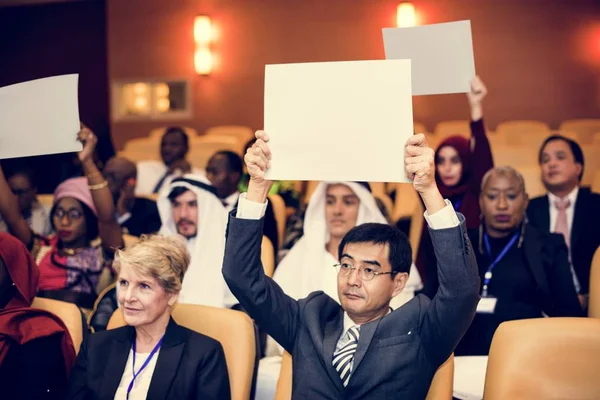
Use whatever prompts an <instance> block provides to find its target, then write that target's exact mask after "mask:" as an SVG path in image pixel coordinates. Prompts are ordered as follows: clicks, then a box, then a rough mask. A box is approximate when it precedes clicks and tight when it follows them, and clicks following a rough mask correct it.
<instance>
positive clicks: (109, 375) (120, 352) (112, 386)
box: [99, 327, 135, 400]
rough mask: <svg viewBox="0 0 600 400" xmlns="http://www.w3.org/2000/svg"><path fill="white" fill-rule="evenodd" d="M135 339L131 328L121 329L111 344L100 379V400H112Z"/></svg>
mask: <svg viewBox="0 0 600 400" xmlns="http://www.w3.org/2000/svg"><path fill="white" fill-rule="evenodd" d="M134 338H135V331H134V329H133V328H131V327H127V328H124V329H123V332H122V334H121V335H119V337H118V338H116V340H115V341H113V342H112V345H111V346H110V353H109V355H108V362H107V363H106V368H104V378H103V379H102V389H101V392H100V396H99V397H100V399H103V400H109V399H110V400H112V399H113V398H114V397H115V393H116V392H117V388H118V387H119V383H121V378H122V377H123V372H124V370H125V366H126V365H127V359H128V358H129V351H130V350H131V344H132V343H133V340H134Z"/></svg>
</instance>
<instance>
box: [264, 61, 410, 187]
mask: <svg viewBox="0 0 600 400" xmlns="http://www.w3.org/2000/svg"><path fill="white" fill-rule="evenodd" d="M410 70H411V64H410V60H393V61H386V60H378V61H351V62H324V63H305V64H279V65H267V66H266V68H265V116H264V117H265V120H264V126H265V131H266V132H267V134H268V135H269V137H270V141H269V146H270V148H271V151H272V154H273V156H272V159H271V168H270V169H269V170H268V171H267V175H266V177H267V178H268V179H273V180H315V181H321V180H322V181H371V182H409V180H408V179H407V178H406V173H405V170H404V145H405V143H406V140H407V139H408V138H409V137H410V136H411V135H412V134H413V117H412V94H411V93H412V92H411V84H410Z"/></svg>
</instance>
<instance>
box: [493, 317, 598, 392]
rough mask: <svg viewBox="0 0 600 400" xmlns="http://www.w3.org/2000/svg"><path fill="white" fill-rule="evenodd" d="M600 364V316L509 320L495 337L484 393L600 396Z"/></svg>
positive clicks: (502, 325)
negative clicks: (597, 317) (599, 375)
mask: <svg viewBox="0 0 600 400" xmlns="http://www.w3.org/2000/svg"><path fill="white" fill-rule="evenodd" d="M599 370H600V320H598V319H595V318H536V319H525V320H518V321H508V322H504V323H502V324H501V325H500V327H498V329H497V330H496V333H495V334H494V339H493V340H492V346H491V349H490V355H489V359H488V364H487V372H486V377H485V389H484V395H483V398H484V399H485V400H506V399H536V400H556V399H597V398H598V394H599V393H600V379H598V371H599Z"/></svg>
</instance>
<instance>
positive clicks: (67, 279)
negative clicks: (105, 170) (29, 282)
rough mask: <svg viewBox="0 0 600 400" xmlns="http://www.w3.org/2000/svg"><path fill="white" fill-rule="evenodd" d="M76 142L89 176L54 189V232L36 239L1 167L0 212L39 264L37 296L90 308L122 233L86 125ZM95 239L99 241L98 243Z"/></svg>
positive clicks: (52, 213) (94, 145)
mask: <svg viewBox="0 0 600 400" xmlns="http://www.w3.org/2000/svg"><path fill="white" fill-rule="evenodd" d="M78 140H79V141H81V142H82V143H83V145H84V147H83V150H82V151H81V152H80V153H79V155H78V156H79V159H80V160H81V165H82V167H83V170H84V172H85V174H86V176H87V178H83V177H82V178H71V179H68V180H66V181H64V182H63V183H61V184H60V185H59V186H58V187H57V188H56V190H55V192H54V205H53V207H52V211H51V212H50V215H51V218H52V219H51V223H52V227H53V229H54V231H56V235H54V236H50V237H40V236H37V235H35V234H34V233H33V231H32V230H31V228H29V226H28V225H27V222H26V221H25V219H23V217H22V216H21V214H20V213H19V212H18V202H17V199H16V197H15V196H14V195H13V194H12V192H11V191H10V189H9V188H8V184H7V183H6V179H5V178H4V174H3V173H2V170H1V169H0V215H2V217H3V219H4V220H5V221H6V223H7V225H8V227H9V230H10V233H11V234H12V235H14V236H15V237H17V238H18V239H19V240H20V241H21V242H23V243H24V244H25V245H26V246H27V247H28V248H29V250H30V251H31V253H32V255H33V257H34V259H35V261H36V262H37V264H38V265H39V268H40V282H39V291H40V292H39V293H38V296H40V297H49V298H55V299H58V300H63V301H68V302H71V303H75V304H77V305H78V306H79V307H82V308H87V309H90V308H92V306H93V305H94V301H95V299H96V297H97V294H96V285H97V283H98V280H99V278H100V274H101V272H102V270H103V269H104V268H105V267H109V266H110V263H111V260H112V257H113V254H114V249H115V248H119V247H121V245H122V237H121V227H120V226H119V224H118V222H117V220H116V218H115V208H114V204H113V201H112V195H111V193H110V190H109V189H108V183H107V182H106V180H105V179H104V177H103V176H102V174H101V173H100V171H99V170H98V168H97V167H96V164H95V163H94V161H93V157H92V155H93V153H94V149H95V147H96V143H97V140H98V139H97V138H96V136H95V135H94V134H93V133H92V131H90V130H89V129H87V128H85V127H84V128H83V129H82V130H81V131H80V132H79V134H78ZM98 237H99V238H100V242H101V243H97V241H96V239H97V238H98Z"/></svg>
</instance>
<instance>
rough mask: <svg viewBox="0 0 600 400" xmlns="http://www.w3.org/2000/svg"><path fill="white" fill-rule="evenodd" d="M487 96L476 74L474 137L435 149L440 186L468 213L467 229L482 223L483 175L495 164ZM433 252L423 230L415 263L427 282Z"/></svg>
mask: <svg viewBox="0 0 600 400" xmlns="http://www.w3.org/2000/svg"><path fill="white" fill-rule="evenodd" d="M486 95H487V89H486V87H485V85H484V84H483V82H482V81H481V80H480V79H479V77H477V76H476V77H475V78H473V81H472V82H471V91H470V92H469V93H467V99H468V100H469V106H470V108H471V139H467V138H465V137H462V136H458V135H457V136H450V137H448V138H447V139H445V140H444V141H442V142H441V143H440V144H439V145H438V148H437V150H436V152H435V164H436V171H435V180H436V183H437V186H438V188H439V190H440V193H442V196H444V198H445V199H448V200H450V201H451V202H452V205H453V206H454V209H455V210H456V211H459V212H460V213H462V214H463V215H464V216H465V218H466V221H467V228H468V229H472V228H476V227H477V225H478V224H479V215H480V210H479V194H480V188H481V178H483V175H484V174H485V173H486V172H487V171H488V170H489V169H490V168H493V167H494V160H493V158H492V151H491V149H490V143H489V141H488V139H487V137H486V134H485V125H484V122H483V108H482V102H483V99H484V98H485V96H486ZM433 253H434V252H433V245H432V243H431V239H430V238H429V233H428V232H427V229H423V234H422V236H421V243H420V245H419V249H418V253H417V260H416V265H417V268H418V269H419V273H420V274H421V278H422V279H423V281H424V282H427V279H429V274H435V273H436V270H437V267H436V265H435V263H434V262H433V261H432V259H431V258H432V256H433Z"/></svg>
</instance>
